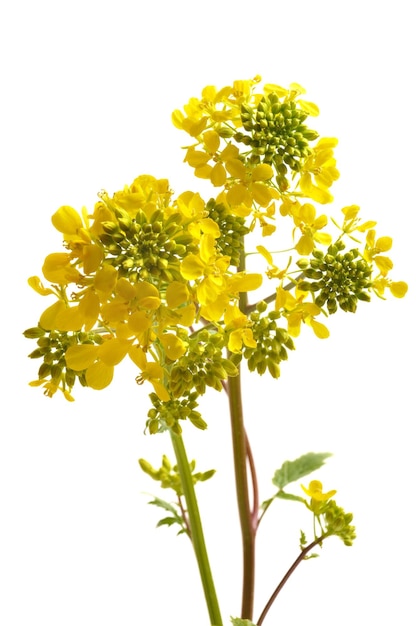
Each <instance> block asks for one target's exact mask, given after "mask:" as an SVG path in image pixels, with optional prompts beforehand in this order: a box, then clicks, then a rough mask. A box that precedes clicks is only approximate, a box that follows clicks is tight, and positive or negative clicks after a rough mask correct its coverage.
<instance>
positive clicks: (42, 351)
mask: <svg viewBox="0 0 416 626" xmlns="http://www.w3.org/2000/svg"><path fill="white" fill-rule="evenodd" d="M23 335H24V336H25V337H26V338H28V339H37V345H38V347H37V348H36V349H35V350H34V351H33V352H31V353H30V354H29V355H28V356H29V358H31V359H40V358H41V359H43V363H42V365H41V366H40V367H39V370H38V376H39V380H43V379H46V378H50V379H51V380H52V381H54V382H56V383H57V384H59V383H62V384H63V386H64V388H68V389H69V390H71V389H72V387H73V386H74V384H75V382H76V380H77V379H78V380H79V382H80V383H81V385H83V386H84V387H85V386H86V381H85V372H84V371H81V372H76V371H74V370H72V369H70V368H69V367H67V366H66V361H65V352H66V351H67V350H68V348H69V347H70V346H74V345H76V344H99V343H101V342H102V339H101V336H100V335H97V334H95V333H84V332H63V331H57V330H44V329H43V328H41V327H40V326H37V327H35V328H29V329H28V330H25V331H24V333H23Z"/></svg>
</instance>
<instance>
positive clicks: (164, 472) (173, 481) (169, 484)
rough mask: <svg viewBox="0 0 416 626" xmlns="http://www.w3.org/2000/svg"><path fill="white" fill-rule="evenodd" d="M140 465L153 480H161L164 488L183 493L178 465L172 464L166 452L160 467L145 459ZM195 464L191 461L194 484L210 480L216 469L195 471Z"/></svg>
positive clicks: (141, 460)
mask: <svg viewBox="0 0 416 626" xmlns="http://www.w3.org/2000/svg"><path fill="white" fill-rule="evenodd" d="M139 465H140V467H141V468H142V470H143V471H144V472H145V473H146V474H148V475H149V476H150V477H151V478H153V480H157V481H158V482H160V486H161V487H162V488H163V489H173V490H174V491H175V493H176V494H177V495H178V496H182V495H183V490H182V482H181V479H180V476H179V470H178V466H177V465H174V466H172V464H171V462H170V461H169V459H168V457H167V456H166V455H165V454H164V455H163V457H162V465H161V467H160V468H159V469H155V468H154V467H152V465H151V464H150V463H149V462H148V461H146V460H145V459H139ZM195 466H196V462H195V461H191V462H190V463H189V469H190V470H191V475H192V482H193V484H194V485H195V484H196V483H197V482H204V481H205V480H208V479H209V478H211V477H212V476H213V475H214V474H215V470H208V471H206V472H195Z"/></svg>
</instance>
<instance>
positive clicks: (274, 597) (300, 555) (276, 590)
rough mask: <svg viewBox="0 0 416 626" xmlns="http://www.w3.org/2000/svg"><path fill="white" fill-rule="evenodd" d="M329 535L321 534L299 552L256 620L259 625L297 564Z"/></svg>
mask: <svg viewBox="0 0 416 626" xmlns="http://www.w3.org/2000/svg"><path fill="white" fill-rule="evenodd" d="M327 536H328V535H321V537H318V538H317V539H315V540H314V541H312V543H310V544H309V545H307V546H306V547H305V548H303V550H302V551H301V553H300V554H299V556H298V558H297V559H296V560H295V561H294V562H293V563H292V565H291V566H290V567H289V569H288V570H287V572H286V574H285V575H284V576H283V578H282V580H281V581H280V583H279V584H278V585H277V587H276V589H275V590H274V591H273V593H272V595H271V596H270V598H269V600H268V602H267V604H266V606H265V607H264V609H263V611H262V614H261V615H260V617H259V619H258V620H257V622H256V624H257V626H261V625H262V624H263V622H264V619H265V617H266V615H267V613H268V612H269V610H270V608H271V606H272V604H273V602H274V601H275V600H276V598H277V596H278V595H279V593H280V592H281V590H282V589H283V587H284V585H285V584H286V583H287V581H288V580H289V578H290V577H291V575H292V574H293V572H294V571H295V569H296V568H297V566H298V565H299V564H300V563H302V561H303V560H304V558H305V556H306V555H307V554H308V552H310V551H311V550H312V549H313V548H314V547H315V546H317V545H319V544H321V543H322V541H323V540H324V539H325V537H327Z"/></svg>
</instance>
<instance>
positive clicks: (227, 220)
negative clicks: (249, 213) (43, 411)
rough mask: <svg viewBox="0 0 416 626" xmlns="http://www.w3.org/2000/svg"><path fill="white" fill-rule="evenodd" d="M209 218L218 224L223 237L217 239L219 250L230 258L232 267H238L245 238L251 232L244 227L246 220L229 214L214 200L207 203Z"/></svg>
mask: <svg viewBox="0 0 416 626" xmlns="http://www.w3.org/2000/svg"><path fill="white" fill-rule="evenodd" d="M207 211H208V217H210V218H211V219H212V220H214V222H216V223H217V224H218V226H219V229H220V231H221V235H220V236H219V237H218V238H217V239H216V245H217V248H218V250H219V251H220V252H221V254H223V255H224V256H229V257H230V259H231V260H230V265H234V266H235V267H238V265H239V264H240V252H241V250H242V248H243V239H242V238H243V237H244V235H247V233H249V232H250V229H249V228H247V226H245V225H244V218H242V217H237V216H235V215H232V214H231V213H229V211H228V210H227V209H226V207H225V206H224V205H223V204H216V202H215V200H214V199H211V200H209V202H208V203H207Z"/></svg>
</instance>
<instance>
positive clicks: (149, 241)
mask: <svg viewBox="0 0 416 626" xmlns="http://www.w3.org/2000/svg"><path fill="white" fill-rule="evenodd" d="M114 214H115V218H116V220H115V221H114V222H113V221H107V222H103V223H102V227H103V229H104V233H103V234H102V235H101V237H100V240H101V242H102V243H103V244H104V246H105V248H106V252H107V254H108V257H107V258H108V261H109V262H110V263H111V265H113V266H114V267H115V268H117V270H118V271H119V275H120V277H128V278H129V279H130V280H132V281H137V280H139V279H140V280H147V279H148V278H152V277H153V278H155V279H158V280H162V281H165V282H167V283H169V282H171V281H172V280H180V279H181V276H180V271H179V264H180V261H181V259H182V258H183V257H184V256H185V255H186V254H188V253H189V252H190V251H192V250H190V248H189V244H191V242H192V236H191V234H190V233H188V232H187V231H184V230H183V227H182V225H181V219H182V218H181V216H180V214H179V213H174V214H172V215H170V216H169V217H168V218H167V219H165V218H164V214H163V212H162V211H161V210H160V209H157V210H155V211H154V212H153V213H152V215H151V217H150V218H148V217H147V215H146V214H145V213H144V212H143V211H141V210H140V211H139V212H138V213H137V215H136V218H135V219H132V218H131V217H130V215H129V214H128V213H127V212H126V211H124V210H123V209H115V211H114Z"/></svg>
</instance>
